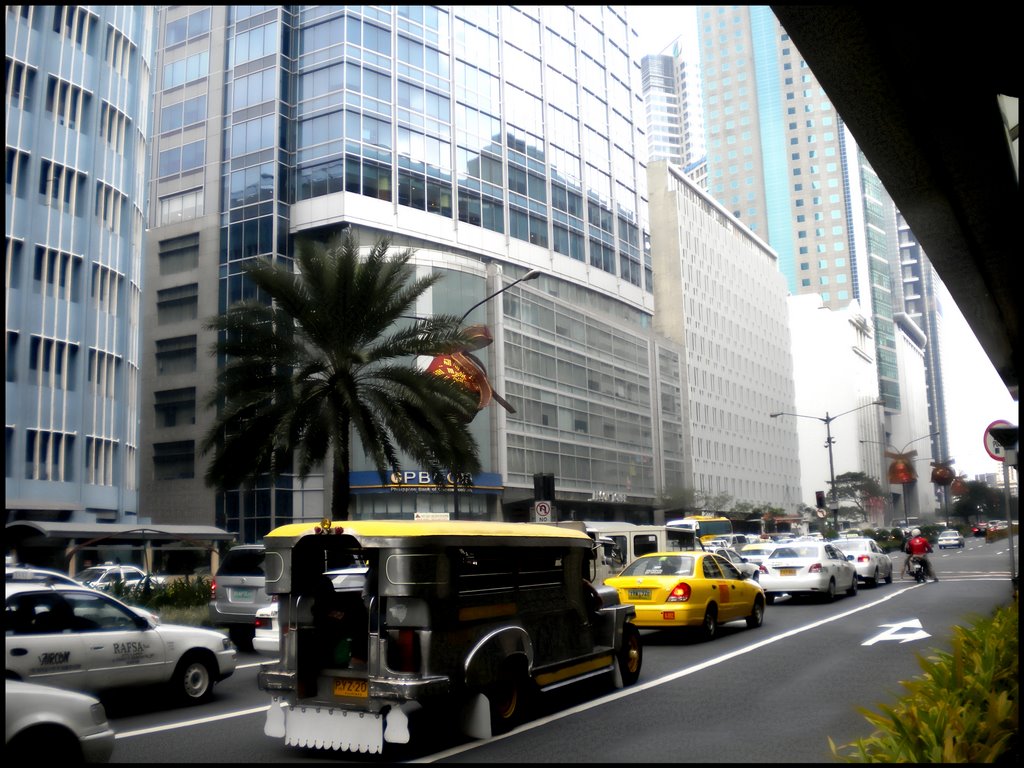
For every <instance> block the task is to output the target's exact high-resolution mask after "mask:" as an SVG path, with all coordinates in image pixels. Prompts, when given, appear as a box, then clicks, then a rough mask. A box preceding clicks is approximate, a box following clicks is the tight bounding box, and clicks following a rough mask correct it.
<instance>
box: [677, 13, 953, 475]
mask: <svg viewBox="0 0 1024 768" xmlns="http://www.w3.org/2000/svg"><path fill="white" fill-rule="evenodd" d="M697 21H698V38H699V47H700V59H701V72H702V76H703V88H704V105H705V124H706V131H707V144H708V170H707V173H708V190H709V191H710V193H711V194H712V195H713V196H714V197H715V198H716V199H717V200H719V201H721V202H722V204H723V205H724V206H725V207H726V208H727V209H728V210H729V211H730V212H731V213H732V214H733V215H734V216H735V217H736V218H738V219H739V220H740V221H742V222H743V223H744V224H746V225H747V226H748V227H750V229H751V230H753V231H754V232H755V233H756V234H758V235H759V236H761V237H763V238H764V239H765V240H766V241H767V242H768V243H769V244H770V245H771V246H772V248H773V249H774V250H775V251H776V252H777V253H778V255H779V265H780V269H781V271H782V273H783V274H784V275H785V276H786V280H787V284H788V286H789V290H790V292H791V293H792V294H793V295H794V296H799V295H805V294H807V295H816V296H818V297H819V299H820V302H821V303H822V305H824V306H826V307H829V308H831V309H835V310H839V309H842V308H844V307H846V306H847V305H848V304H849V303H850V302H852V301H854V300H856V301H857V302H858V303H859V306H860V311H862V312H864V313H866V315H867V317H868V319H869V320H870V324H871V326H872V329H873V340H874V345H875V349H874V352H873V355H872V357H873V358H874V365H875V369H876V376H877V388H878V393H879V395H880V396H881V398H882V399H883V400H884V401H885V413H886V419H887V423H886V427H885V431H886V432H887V433H893V432H905V431H910V426H909V425H910V422H911V421H913V417H912V416H911V415H910V413H911V411H913V410H914V408H915V407H916V402H917V401H918V400H921V399H925V398H929V397H931V396H932V392H935V393H938V392H939V389H940V388H939V387H934V388H933V389H932V391H928V390H927V389H923V390H922V391H921V392H916V391H911V392H908V391H906V390H904V389H903V388H902V387H901V383H900V382H901V381H916V378H915V377H912V376H911V377H908V376H907V375H906V374H905V373H904V372H901V371H900V370H899V361H898V357H897V356H898V349H897V348H898V345H899V339H898V337H899V332H898V329H897V321H896V314H897V312H898V311H900V310H899V308H900V307H901V306H902V302H903V296H902V292H903V290H904V288H905V287H906V286H907V284H905V283H904V281H903V280H901V278H900V271H899V265H900V256H899V235H898V226H897V220H896V209H895V206H894V205H893V203H892V200H891V198H889V196H888V194H887V193H886V191H885V189H884V187H883V186H882V184H881V182H880V181H879V179H878V176H877V174H876V173H875V172H874V170H873V169H872V168H871V166H870V164H869V163H868V162H867V160H866V158H864V156H863V154H862V153H861V152H860V150H859V149H858V148H857V146H856V144H855V142H854V141H853V138H852V136H851V135H850V134H849V131H848V130H847V129H846V127H845V125H844V124H843V122H842V120H841V118H840V117H839V115H838V113H837V112H836V111H835V109H834V107H833V106H832V104H831V102H830V100H829V99H828V96H827V94H826V93H825V92H824V90H823V89H822V87H821V85H820V84H819V83H818V81H817V79H816V78H815V77H814V75H813V73H812V72H811V71H810V69H809V67H808V66H807V63H806V61H804V60H803V58H802V56H801V54H800V52H799V50H797V48H796V46H795V45H793V43H792V41H791V40H790V39H789V36H788V34H787V33H786V30H785V29H784V28H783V27H781V26H780V25H779V23H778V20H777V19H776V18H775V15H774V13H772V11H771V8H770V7H768V6H699V7H698V9H697ZM794 351H795V354H797V355H800V354H802V353H801V352H800V351H799V350H794ZM812 353H813V351H812V350H809V351H808V352H807V354H812ZM912 401H913V402H912ZM854 405H856V403H855V402H848V403H847V402H834V403H832V404H831V408H830V410H832V411H839V410H843V409H844V408H848V407H853V406H854ZM924 434H927V433H924ZM805 490H806V489H805Z"/></svg>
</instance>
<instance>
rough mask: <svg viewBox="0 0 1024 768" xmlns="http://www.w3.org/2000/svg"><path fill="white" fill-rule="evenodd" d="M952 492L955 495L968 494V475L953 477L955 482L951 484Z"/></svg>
mask: <svg viewBox="0 0 1024 768" xmlns="http://www.w3.org/2000/svg"><path fill="white" fill-rule="evenodd" d="M949 490H950V492H951V493H952V494H953V495H954V496H966V495H967V475H959V476H958V477H954V478H953V483H952V484H951V485H950V486H949Z"/></svg>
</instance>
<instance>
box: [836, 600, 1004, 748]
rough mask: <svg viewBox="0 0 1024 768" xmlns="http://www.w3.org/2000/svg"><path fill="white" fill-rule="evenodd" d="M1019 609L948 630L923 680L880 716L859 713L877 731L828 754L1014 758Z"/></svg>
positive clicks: (925, 666)
mask: <svg viewBox="0 0 1024 768" xmlns="http://www.w3.org/2000/svg"><path fill="white" fill-rule="evenodd" d="M1017 630H1018V607H1017V603H1016V602H1014V603H1013V604H1012V605H1010V606H1008V607H1004V608H1000V609H999V610H997V611H996V612H995V614H994V615H993V617H992V618H990V619H982V620H979V621H978V622H977V624H975V625H974V626H973V627H970V628H964V627H954V637H953V643H952V644H953V651H952V653H946V652H939V653H938V654H937V655H935V656H930V657H928V658H920V659H919V660H918V661H919V663H920V665H921V668H922V670H923V671H924V675H923V676H922V677H916V678H914V679H913V680H911V681H909V682H906V681H904V682H903V683H902V685H903V686H904V687H905V688H906V689H907V692H908V693H907V695H906V696H905V697H904V698H903V699H901V700H900V701H899V702H897V703H896V705H895V706H892V707H888V706H884V705H880V706H879V710H880V711H881V714H878V713H875V712H872V711H870V710H867V709H860V710H859V711H860V712H861V713H862V714H863V715H864V716H865V718H867V720H868V722H869V723H871V725H873V726H875V727H876V728H877V729H878V730H876V731H875V732H874V733H872V734H871V736H869V737H868V738H866V739H858V740H857V741H856V742H854V743H853V744H846V745H844V746H842V747H837V746H836V745H835V743H834V742H833V741H832V739H831V738H830V739H829V740H828V741H829V746H830V747H831V749H832V754H833V755H834V756H835V757H836V758H837V759H839V760H841V761H843V762H849V763H991V762H996V761H1001V760H1008V759H1010V758H1011V756H1012V755H1014V754H1015V753H1016V750H1017V721H1018V692H1019V684H1018V680H1017V674H1018V668H1019V660H1018V642H1017Z"/></svg>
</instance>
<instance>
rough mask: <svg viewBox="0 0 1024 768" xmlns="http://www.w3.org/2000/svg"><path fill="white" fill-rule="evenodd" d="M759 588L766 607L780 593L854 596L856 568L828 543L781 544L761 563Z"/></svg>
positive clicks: (795, 542)
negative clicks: (840, 593) (763, 594)
mask: <svg viewBox="0 0 1024 768" xmlns="http://www.w3.org/2000/svg"><path fill="white" fill-rule="evenodd" d="M760 581H761V586H762V587H763V588H764V592H765V600H766V601H767V603H768V604H769V605H771V604H772V603H773V602H775V598H776V597H777V596H779V595H781V594H789V595H800V594H813V595H820V596H821V597H823V598H824V599H825V600H826V601H831V600H833V599H835V596H836V593H837V592H846V594H848V595H850V596H853V595H856V594H857V569H856V568H855V567H854V565H853V563H851V562H850V561H849V560H847V559H846V555H844V554H843V553H842V552H841V551H840V550H838V549H836V548H835V547H834V546H833V545H832V544H828V543H826V542H823V541H814V540H811V539H808V540H801V541H794V542H793V543H791V544H782V545H780V546H778V547H776V549H775V551H774V552H772V553H771V554H770V555H768V558H767V559H766V560H765V561H764V562H762V563H761V580H760Z"/></svg>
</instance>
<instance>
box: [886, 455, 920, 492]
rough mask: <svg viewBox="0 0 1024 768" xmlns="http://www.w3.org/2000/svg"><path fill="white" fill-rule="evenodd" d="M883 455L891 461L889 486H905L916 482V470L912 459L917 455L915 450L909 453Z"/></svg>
mask: <svg viewBox="0 0 1024 768" xmlns="http://www.w3.org/2000/svg"><path fill="white" fill-rule="evenodd" d="M885 455H886V456H888V457H889V458H890V459H892V460H893V461H892V464H890V465H889V484H890V485H906V484H907V483H913V482H914V481H916V480H917V470H916V469H914V457H915V456H916V455H917V451H916V450H915V451H910V452H909V453H896V452H895V451H886V452H885Z"/></svg>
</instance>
